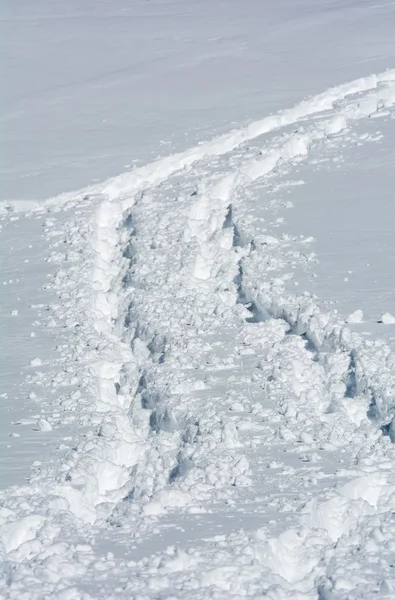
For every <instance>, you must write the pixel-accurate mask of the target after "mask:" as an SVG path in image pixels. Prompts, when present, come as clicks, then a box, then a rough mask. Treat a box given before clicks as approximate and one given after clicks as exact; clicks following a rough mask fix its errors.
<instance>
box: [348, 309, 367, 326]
mask: <svg viewBox="0 0 395 600" xmlns="http://www.w3.org/2000/svg"><path fill="white" fill-rule="evenodd" d="M362 319H363V312H362V310H361V309H360V308H358V309H357V310H354V312H353V313H351V315H348V317H347V318H346V323H350V324H351V323H361V322H362Z"/></svg>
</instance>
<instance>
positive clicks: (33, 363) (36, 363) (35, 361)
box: [30, 358, 43, 367]
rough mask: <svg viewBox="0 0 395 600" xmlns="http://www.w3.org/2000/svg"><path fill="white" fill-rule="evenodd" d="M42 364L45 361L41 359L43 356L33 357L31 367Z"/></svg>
mask: <svg viewBox="0 0 395 600" xmlns="http://www.w3.org/2000/svg"><path fill="white" fill-rule="evenodd" d="M42 364H43V361H42V360H41V358H33V360H31V361H30V366H31V367H40V366H41V365H42Z"/></svg>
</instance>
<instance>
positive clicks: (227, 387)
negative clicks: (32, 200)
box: [1, 71, 395, 600]
mask: <svg viewBox="0 0 395 600" xmlns="http://www.w3.org/2000/svg"><path fill="white" fill-rule="evenodd" d="M394 104H395V71H387V72H385V73H383V74H381V75H377V76H376V75H374V76H370V77H367V78H364V79H360V80H357V81H354V82H351V83H349V84H345V85H342V86H339V87H336V88H333V89H331V90H328V91H327V92H325V93H323V94H320V95H319V96H316V97H313V98H311V99H309V100H307V101H304V102H302V103H300V104H299V105H297V106H296V107H294V108H292V109H289V110H286V111H283V112H282V113H279V114H278V115H275V116H270V117H267V118H266V119H263V120H262V121H259V122H257V123H253V124H251V125H250V126H249V127H247V128H246V129H243V130H240V131H234V132H231V133H230V134H228V135H226V136H222V137H220V138H217V139H214V140H213V141H211V142H208V143H205V144H202V145H200V146H198V147H196V148H194V149H192V150H189V151H187V152H185V153H182V154H178V155H174V156H170V157H168V158H164V159H161V160H159V161H156V162H154V163H152V164H151V165H148V166H146V167H143V168H141V169H136V170H135V171H134V172H132V173H128V174H125V175H122V176H120V177H116V178H114V179H112V180H110V181H108V182H106V183H104V184H103V185H100V186H95V187H91V188H87V189H86V190H83V191H82V192H81V193H79V194H74V195H70V194H65V195H63V196H61V197H60V198H57V199H53V200H51V201H49V202H48V203H47V209H48V210H50V211H55V212H56V211H60V210H61V208H62V209H70V208H73V216H72V217H71V218H70V219H69V221H68V222H67V234H66V239H65V240H62V239H61V240H59V241H57V242H54V255H53V257H52V258H53V260H57V261H58V262H60V263H61V264H60V268H59V272H58V274H57V277H56V282H55V285H56V288H57V291H58V293H59V295H60V298H61V303H60V305H59V306H58V307H56V308H55V309H54V313H55V318H56V319H57V321H58V322H59V323H60V324H63V325H64V326H66V328H68V329H70V330H72V331H73V336H74V340H73V344H69V345H67V346H65V348H64V351H63V357H64V363H65V365H74V367H73V368H71V370H70V369H69V370H67V368H65V371H66V372H67V373H69V378H68V379H67V381H68V382H69V383H70V384H71V385H72V384H73V382H74V384H75V383H76V382H77V383H78V390H77V391H75V390H74V391H73V392H72V393H70V395H69V396H68V397H67V398H66V399H63V400H62V410H64V411H65V412H71V411H75V412H76V413H78V415H79V419H80V421H81V423H83V424H84V425H85V426H86V427H87V432H86V434H85V436H84V438H83V439H81V440H80V442H79V443H78V445H77V446H76V447H75V448H74V449H73V450H72V451H71V452H69V453H68V454H67V455H66V456H65V458H64V460H63V461H62V462H61V463H60V464H56V465H54V466H53V467H51V470H50V471H49V470H48V471H45V472H41V473H40V472H39V473H36V475H35V476H34V477H33V478H32V480H31V482H30V484H29V485H28V486H26V487H24V488H14V489H11V490H7V491H6V492H4V493H3V494H2V508H1V521H2V522H1V535H2V538H1V539H2V544H3V548H2V550H3V555H4V563H3V587H2V594H3V597H4V598H18V599H23V598H29V600H33V599H37V600H38V599H43V598H61V599H62V600H69V599H70V600H71V599H74V598H83V599H88V598H106V599H110V598H136V599H137V598H139V599H141V600H142V599H148V598H186V597H187V598H190V599H195V598H196V599H200V598H209V597H213V598H216V599H222V598H223V599H226V598H242V597H246V596H247V597H255V598H271V599H282V598H296V599H297V598H300V599H305V598H319V599H320V600H330V599H332V598H336V599H342V598H344V599H346V598H347V599H351V598H353V599H360V598H365V597H366V598H368V597H369V598H370V597H373V596H374V595H375V594H377V593H380V597H383V598H384V597H388V598H390V597H393V593H394V589H395V576H394V574H393V553H394V542H393V540H394V539H395V537H394V534H395V525H394V523H393V519H392V520H391V514H392V511H393V509H394V502H395V476H394V474H393V471H394V469H393V466H394V458H395V451H394V446H393V445H392V444H391V439H392V441H394V438H395V433H394V425H393V417H394V411H395V400H394V398H395V357H394V356H393V355H392V354H391V353H390V351H389V349H388V348H387V347H386V345H385V344H383V343H380V342H370V343H369V342H366V341H363V340H362V339H361V338H360V337H359V336H358V335H356V334H355V333H352V332H351V331H350V330H349V329H347V328H346V327H345V326H344V324H342V323H340V322H339V321H338V318H337V316H336V314H325V313H323V312H322V311H321V309H320V307H319V305H318V304H317V301H316V299H314V298H313V297H311V296H310V295H308V294H307V293H306V294H303V295H301V296H296V295H293V296H290V295H289V294H287V293H285V291H284V282H285V280H286V279H287V278H289V277H291V274H290V271H292V268H293V265H295V264H297V263H298V264H300V263H303V261H308V260H309V257H308V253H307V254H306V244H303V243H302V242H301V241H300V240H299V241H298V240H296V239H292V238H289V237H283V238H274V237H273V236H271V235H268V234H267V232H266V231H265V229H264V227H263V226H262V224H261V223H259V222H256V221H255V220H254V217H253V210H252V209H251V207H252V206H253V202H254V201H255V198H254V190H255V188H256V186H257V184H259V183H262V182H263V181H266V182H270V181H271V180H275V177H276V173H278V172H282V171H284V170H290V169H292V168H293V166H294V165H295V164H297V163H298V161H300V160H303V159H304V158H305V157H307V156H308V155H309V153H313V152H316V151H321V150H322V149H324V148H325V146H326V145H328V144H332V145H333V144H339V143H347V140H348V136H349V133H350V129H351V128H352V125H353V122H355V121H359V120H361V119H364V118H368V117H370V116H372V115H374V114H379V113H380V112H384V111H390V112H391V111H393V105H394ZM252 140H255V141H256V144H257V146H255V147H251V144H250V142H252ZM247 142H248V145H247ZM63 241H66V243H67V252H66V254H64V253H63V254H62V252H61V246H62V243H61V242H63ZM383 433H386V434H388V435H383ZM340 482H341V483H340ZM273 490H276V491H275V492H274V491H273ZM220 513H221V514H225V515H228V516H229V519H230V522H232V521H234V522H235V523H238V522H239V521H238V519H239V518H240V514H242V515H243V517H244V519H245V520H247V521H249V522H250V523H251V526H250V527H246V526H244V525H243V529H241V527H240V526H232V525H231V526H230V527H229V525H227V527H223V528H222V529H221V532H220V535H217V536H213V535H212V532H211V535H210V536H209V535H205V537H206V538H207V537H210V539H209V540H206V542H205V543H204V544H203V543H202V542H201V543H200V545H198V544H196V541H195V542H194V543H193V544H189V543H188V534H186V535H185V538H184V540H183V539H182V536H181V537H180V539H179V541H178V542H177V546H172V547H170V548H167V549H166V548H158V552H156V553H155V552H153V551H150V552H149V553H148V554H149V555H150V556H149V557H148V558H145V559H141V556H140V557H138V556H137V555H138V547H139V546H138V544H139V543H142V540H144V539H151V538H150V536H151V537H152V539H153V545H152V548H154V549H155V543H156V542H155V539H156V538H155V535H157V534H158V532H160V527H164V525H163V523H166V519H168V518H171V517H174V518H175V515H176V514H178V518H180V519H182V520H183V521H182V522H183V523H184V529H186V530H187V531H188V523H191V521H192V520H195V521H196V522H198V523H202V524H203V525H202V527H203V529H204V527H206V529H207V528H208V530H210V523H212V522H215V514H220ZM213 515H214V517H213ZM158 528H159V529H158ZM175 538H177V534H176V535H175ZM132 539H133V540H134V542H135V543H136V544H137V550H136V560H134V559H131V557H130V556H129V554H128V550H129V549H128V545H129V544H130V540H132ZM103 540H105V545H106V547H107V549H108V548H110V550H111V553H109V554H107V552H104V553H103V552H102V551H101V549H100V548H101V543H102V542H103ZM176 541H177V540H176ZM158 545H160V544H159V542H158ZM103 546H104V542H103ZM379 549H380V559H379V557H378V550H379Z"/></svg>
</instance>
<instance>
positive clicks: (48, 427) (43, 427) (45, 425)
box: [37, 419, 52, 431]
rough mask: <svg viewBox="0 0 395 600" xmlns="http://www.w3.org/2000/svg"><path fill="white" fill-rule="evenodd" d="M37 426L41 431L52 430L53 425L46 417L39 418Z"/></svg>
mask: <svg viewBox="0 0 395 600" xmlns="http://www.w3.org/2000/svg"><path fill="white" fill-rule="evenodd" d="M37 427H38V429H39V430H40V431H52V425H51V424H50V423H48V421H47V420H46V419H39V420H38V421H37Z"/></svg>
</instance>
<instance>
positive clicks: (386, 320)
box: [379, 312, 395, 325]
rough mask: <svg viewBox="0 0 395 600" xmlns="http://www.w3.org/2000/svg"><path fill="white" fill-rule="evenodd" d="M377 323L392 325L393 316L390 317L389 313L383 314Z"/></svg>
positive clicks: (394, 321)
mask: <svg viewBox="0 0 395 600" xmlns="http://www.w3.org/2000/svg"><path fill="white" fill-rule="evenodd" d="M379 323H383V324H384V325H394V324H395V317H394V315H391V313H389V312H385V313H383V314H382V315H381V319H380V321H379Z"/></svg>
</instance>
